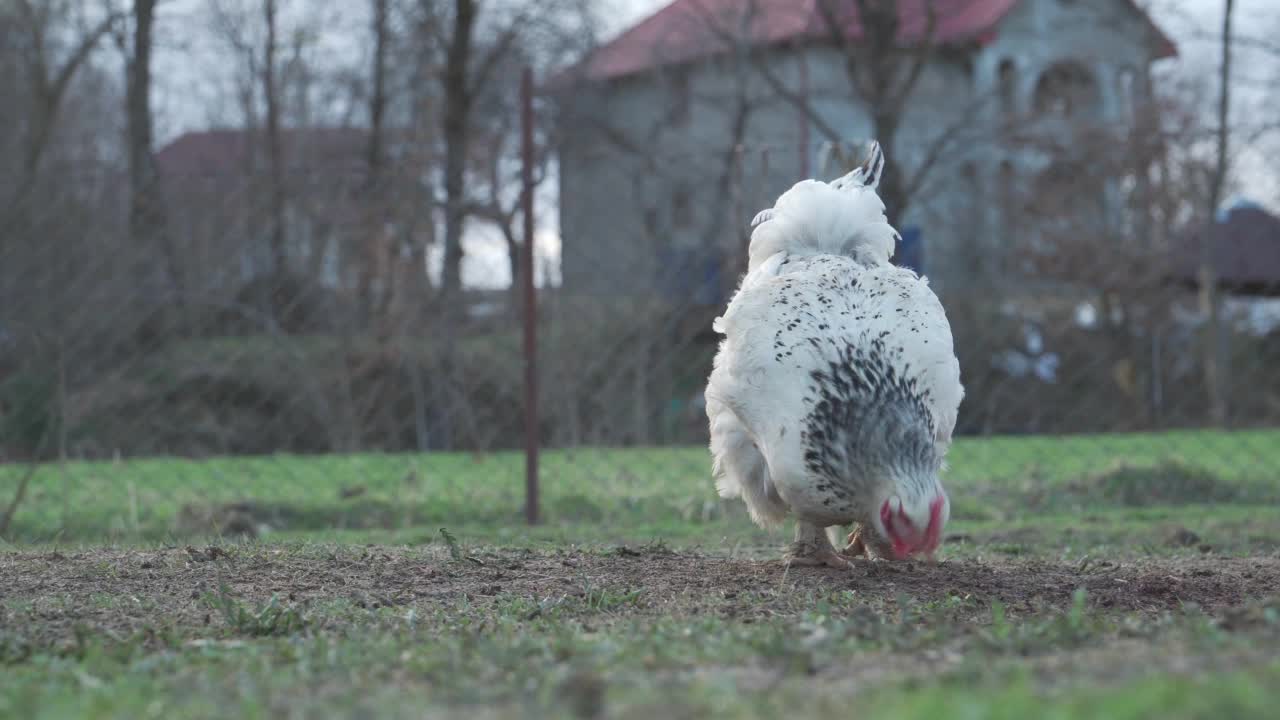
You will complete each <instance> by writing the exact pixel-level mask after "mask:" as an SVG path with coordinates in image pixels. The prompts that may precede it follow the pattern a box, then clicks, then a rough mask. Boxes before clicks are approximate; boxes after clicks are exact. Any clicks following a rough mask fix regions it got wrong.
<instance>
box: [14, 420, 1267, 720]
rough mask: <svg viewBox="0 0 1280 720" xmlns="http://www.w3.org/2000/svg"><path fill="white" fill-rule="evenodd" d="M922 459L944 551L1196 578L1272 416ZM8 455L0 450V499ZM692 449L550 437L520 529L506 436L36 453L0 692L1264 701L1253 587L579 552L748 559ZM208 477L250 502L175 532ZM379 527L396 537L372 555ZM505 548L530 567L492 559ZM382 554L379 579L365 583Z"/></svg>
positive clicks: (253, 705)
mask: <svg viewBox="0 0 1280 720" xmlns="http://www.w3.org/2000/svg"><path fill="white" fill-rule="evenodd" d="M948 462H949V469H948V471H947V474H946V478H947V485H948V488H949V489H950V492H951V495H952V498H953V506H954V509H953V518H954V519H953V522H952V524H951V525H950V526H949V527H948V535H949V540H948V543H947V546H946V548H945V551H944V553H945V555H946V556H947V557H949V558H952V559H956V560H957V562H961V561H972V562H975V563H989V564H991V567H995V568H999V569H1001V571H1002V572H1005V573H1006V576H1005V577H1006V579H1007V577H1008V575H1007V573H1011V572H1017V571H1018V570H1019V569H1020V568H1022V569H1027V568H1032V567H1035V566H1037V564H1039V565H1047V566H1050V567H1052V568H1071V569H1078V570H1079V576H1080V578H1082V579H1081V581H1080V582H1081V583H1084V582H1086V581H1088V580H1089V579H1090V578H1094V579H1095V581H1096V578H1104V579H1105V582H1111V580H1110V579H1109V578H1110V576H1109V575H1107V573H1108V572H1111V571H1110V570H1108V567H1109V566H1108V565H1107V563H1109V562H1118V563H1121V564H1126V563H1127V564H1129V566H1130V567H1131V568H1137V569H1135V570H1133V571H1132V572H1130V573H1129V574H1128V575H1126V576H1125V577H1127V578H1128V581H1129V582H1135V581H1141V582H1147V583H1154V585H1155V590H1159V589H1160V587H1161V586H1162V584H1164V583H1166V582H1180V581H1178V580H1176V579H1170V578H1169V576H1171V575H1174V574H1177V575H1179V576H1181V577H1183V581H1187V582H1189V581H1192V580H1195V578H1196V577H1197V576H1195V575H1194V574H1191V573H1190V571H1185V572H1184V570H1182V569H1180V568H1186V567H1192V566H1189V565H1186V563H1200V564H1198V565H1194V568H1197V569H1199V570H1200V571H1203V570H1204V569H1206V568H1207V569H1213V567H1214V564H1215V563H1229V562H1233V560H1231V559H1230V556H1237V557H1241V558H1254V559H1258V558H1265V557H1267V556H1272V557H1274V554H1275V552H1276V550H1280V503H1277V502H1276V501H1277V500H1280V432H1277V431H1250V432H1235V433H1216V432H1175V433H1163V434H1141V435H1126V436H1098V437H1093V436H1076V437H1062V438H1043V437H1027V438H991V439H968V438H966V439H961V440H960V441H959V442H957V443H956V445H955V447H954V449H953V451H952V454H951V456H950V457H949V459H948ZM22 471H23V468H21V467H17V466H5V467H0V502H2V501H6V500H7V494H8V492H9V490H10V489H11V488H12V487H13V485H14V483H15V482H16V480H17V478H18V477H19V476H20V474H21V473H22ZM708 476H709V460H708V457H707V453H706V450H705V449H702V448H678V449H627V450H620V449H619V450H602V449H592V450H580V451H556V452H550V453H547V454H545V455H544V464H543V468H542V478H543V487H544V495H543V502H544V511H545V516H546V520H547V522H546V523H545V524H544V525H542V526H539V527H537V528H527V527H526V526H524V525H523V522H522V519H521V514H520V509H521V503H522V500H523V467H522V458H521V457H520V456H519V455H518V454H514V453H499V454H494V455H485V456H473V455H470V454H429V455H376V454H366V455H351V456H340V457H314V458H313V457H292V456H276V457H261V458H215V459H209V460H202V461H185V460H177V459H151V460H129V461H123V462H67V463H53V464H49V465H46V466H43V467H41V468H40V469H39V470H38V472H37V473H36V475H35V476H34V478H33V483H32V486H31V490H30V494H29V497H28V502H27V503H26V504H25V505H24V506H23V507H22V508H21V509H20V510H19V512H18V514H17V516H16V518H15V526H14V530H15V532H14V538H13V539H12V540H11V541H10V542H8V543H0V564H3V563H5V562H9V563H10V564H9V565H7V566H6V567H10V568H13V567H17V568H19V571H20V572H27V573H30V574H35V575H36V576H37V577H36V581H34V582H33V581H32V578H31V577H27V578H24V579H23V580H24V582H23V583H22V586H23V587H25V588H28V589H27V590H24V591H23V592H22V593H21V594H15V593H13V592H12V591H8V592H7V588H6V586H5V584H4V583H3V582H0V718H10V717H12V718H79V717H83V718H116V717H118V718H146V717H157V718H160V717H163V718H166V719H169V718H174V719H179V720H181V719H184V718H206V717H209V718H212V717H246V718H256V717H264V718H265V717H387V718H398V717H424V716H427V717H466V718H487V717H493V718H525V717H582V718H589V717H608V718H653V717H675V718H697V717H708V716H712V715H714V716H717V717H733V718H736V717H741V718H755V717H761V718H763V717H770V718H772V717H778V716H797V717H812V716H819V715H822V716H832V717H835V716H845V715H849V714H851V713H852V714H857V715H861V716H867V717H876V718H891V719H892V718H904V719H914V718H921V719H924V718H928V719H929V720H936V719H937V718H953V717H956V718H968V717H971V718H1025V717H1037V718H1046V719H1053V718H1096V717H1106V718H1147V717H1160V718H1163V719H1165V720H1168V719H1170V718H1218V717H1233V718H1252V717H1257V718H1263V717H1270V716H1271V715H1272V714H1273V712H1274V707H1275V706H1276V704H1277V703H1280V665H1278V664H1276V663H1275V661H1274V658H1275V657H1277V656H1280V598H1275V597H1246V598H1244V599H1243V603H1244V606H1243V607H1240V608H1224V607H1217V608H1214V609H1212V610H1208V611H1202V610H1201V609H1199V607H1198V606H1197V605H1196V604H1195V603H1194V602H1184V603H1182V604H1177V603H1175V604H1173V605H1172V606H1169V607H1164V606H1158V607H1156V606H1150V605H1151V603H1149V602H1147V601H1141V602H1134V603H1133V604H1132V606H1126V607H1122V608H1112V607H1105V606H1099V605H1096V604H1094V603H1092V602H1090V599H1089V596H1088V595H1086V594H1083V593H1081V594H1077V595H1076V596H1075V597H1074V599H1072V598H1071V596H1070V589H1071V587H1073V585H1067V586H1066V590H1064V591H1063V592H1064V595H1063V597H1065V598H1066V599H1067V601H1066V602H1063V603H1058V604H1054V603H1053V602H1042V601H1040V600H1037V599H1032V600H1026V599H1025V598H1009V600H1008V602H1004V601H1002V600H1001V599H1000V598H998V597H996V596H994V595H993V596H984V595H982V594H981V593H977V592H970V591H964V592H958V591H956V592H953V591H951V590H945V589H940V592H939V593H938V594H936V595H932V596H912V595H907V594H904V593H903V592H902V591H901V590H900V589H899V590H894V589H893V587H894V585H893V581H894V578H895V577H901V576H893V575H886V576H883V577H881V578H880V579H879V580H868V581H865V582H864V584H862V585H858V586H856V587H857V588H858V589H857V591H855V590H852V589H850V586H849V585H848V584H847V583H845V582H844V581H842V580H841V579H840V576H839V575H838V573H834V571H832V572H831V573H828V574H825V575H824V574H821V573H820V572H819V571H810V574H808V575H803V576H796V577H792V576H790V575H780V577H779V579H777V580H776V581H773V580H771V581H769V582H767V583H763V581H759V582H757V580H758V575H759V573H761V572H763V570H757V569H755V568H756V566H754V565H750V564H745V565H744V567H745V568H746V569H745V570H744V574H743V575H742V578H743V583H744V587H742V588H738V587H735V586H733V585H732V579H731V580H730V581H729V584H727V585H726V586H723V587H722V588H721V590H720V591H719V592H718V593H711V594H709V593H708V592H707V591H705V590H696V591H695V590H680V589H679V588H681V587H685V586H684V585H681V584H680V583H678V582H677V583H675V584H673V585H669V586H667V589H666V590H663V591H659V590H657V589H655V583H654V582H653V581H652V577H653V576H652V575H649V576H646V575H643V574H642V573H639V572H637V574H636V575H634V576H631V575H628V574H625V573H624V574H622V575H621V576H618V575H617V574H615V575H613V576H604V575H603V574H601V573H600V572H598V571H589V570H587V569H584V568H583V562H582V559H583V557H588V558H605V559H610V561H615V562H617V563H622V564H623V565H622V566H623V567H626V568H629V567H632V566H631V565H625V563H636V564H635V566H634V567H636V568H642V567H645V566H646V563H649V562H651V561H652V559H653V558H654V557H662V558H666V559H667V560H666V562H670V563H673V564H672V565H670V566H662V567H674V568H680V567H683V566H682V565H680V563H681V562H682V558H684V559H685V560H684V562H687V563H703V564H705V567H706V571H707V572H708V573H710V572H713V571H715V570H717V569H718V568H719V567H720V566H721V565H722V564H725V563H727V562H730V560H729V559H732V558H733V557H734V556H746V557H758V558H765V559H767V560H768V561H773V560H774V559H775V558H776V556H777V552H778V548H779V546H780V545H781V543H782V542H783V540H784V539H785V537H784V536H782V535H780V534H773V535H770V534H766V533H764V532H762V531H759V530H758V529H756V528H754V526H752V525H751V524H750V522H749V520H748V519H747V518H746V516H745V513H744V512H743V510H742V508H741V507H740V504H738V503H725V502H722V501H720V500H719V499H718V498H716V497H715V495H714V492H713V490H712V487H711V482H710V479H709V477H708ZM232 502H243V503H247V505H246V507H247V508H248V510H246V511H245V513H246V514H247V515H248V516H249V518H248V519H249V520H250V521H251V522H252V523H256V524H261V525H266V526H270V527H269V530H268V532H266V533H265V534H261V535H259V537H258V539H257V540H254V541H248V542H245V543H243V544H237V543H233V542H230V541H219V540H217V539H216V538H213V539H211V540H201V539H200V538H201V536H205V537H206V538H207V537H208V536H210V535H212V534H216V530H217V528H218V526H219V525H220V524H225V523H226V521H228V519H229V518H228V517H227V514H228V513H234V512H235V511H231V510H226V509H225V508H224V507H223V506H224V505H225V504H226V503H232ZM441 528H446V529H445V530H444V531H442V530H441ZM206 541H209V542H214V543H215V545H214V546H213V547H214V548H217V550H216V551H210V550H208V549H206V550H200V549H198V548H194V547H193V548H192V549H191V550H190V551H188V550H186V549H185V548H183V547H182V545H185V544H187V543H192V544H195V545H200V546H202V545H203V543H204V542H206ZM174 543H177V544H178V545H179V546H178V547H177V548H172V547H170V546H171V545H173V544H174ZM370 543H372V544H374V546H373V547H366V544H370ZM622 543H625V546H620V544H622ZM104 546H106V547H119V548H125V549H124V550H104V549H103V548H104ZM692 546H696V547H698V548H701V550H702V551H703V553H704V554H700V555H698V554H682V553H686V552H687V550H688V548H690V547H692ZM224 548H225V550H223V549H224ZM384 551H385V552H387V553H391V554H392V555H395V556H396V558H397V561H396V564H390V565H387V566H386V568H388V569H386V570H385V571H382V570H370V564H371V563H373V562H374V560H372V559H371V558H372V557H374V556H377V555H378V554H379V553H381V552H384ZM672 552H675V553H677V554H676V555H674V556H672V555H671V554H670V553H672ZM75 553H84V557H76V556H75ZM95 553H99V554H96V555H95ZM1204 553H1210V554H1208V555H1205V554H1204ZM526 556H527V557H529V558H533V559H534V561H536V562H535V565H536V567H534V568H533V569H530V568H528V567H526V568H525V569H524V570H512V569H510V568H511V567H518V566H519V564H520V563H521V562H524V560H521V558H525V557H526ZM727 558H728V559H727ZM531 562H533V561H531ZM734 562H737V561H734ZM1235 562H1240V561H1235ZM1258 562H1261V563H1266V562H1273V561H1267V560H1258ZM1143 563H1154V565H1151V568H1153V569H1151V570H1150V571H1148V570H1144V569H1143V568H1145V567H1147V566H1146V565H1143ZM1162 563H1163V564H1162ZM587 564H588V565H590V563H587ZM592 567H595V566H592ZM982 567H986V565H982ZM1259 567H1262V568H1263V569H1264V570H1265V568H1266V567H1270V566H1268V565H1265V564H1264V565H1261V566H1259ZM23 568H28V569H26V570H23ZM351 568H360V570H361V572H365V573H366V575H367V577H366V578H365V580H362V581H361V582H366V581H367V582H366V585H362V586H360V587H359V588H355V586H353V585H350V584H348V581H351V577H350V576H351V575H354V574H355V573H354V571H353V570H350V569H351ZM1095 568H1096V569H1097V573H1100V574H1098V575H1091V574H1090V573H1093V572H1095ZM694 571H695V572H696V571H697V567H696V566H695V567H694ZM522 572H524V573H526V575H525V576H524V577H525V578H526V579H525V580H523V581H522V582H527V583H532V585H519V584H518V583H517V584H515V585H512V584H510V583H511V582H512V577H513V576H516V577H519V576H520V573H522ZM917 572H918V571H917ZM1232 572H1235V571H1232ZM147 573H151V575H147ZM255 573H256V574H255ZM344 573H345V575H344ZM527 573H533V574H532V575H528V574H527ZM384 574H385V577H386V580H385V582H386V585H387V587H388V588H391V589H388V590H386V591H385V594H386V595H387V596H388V597H387V598H383V597H382V595H378V597H377V599H371V598H370V597H368V596H367V595H366V594H362V593H366V591H367V587H372V586H377V585H378V583H379V582H383V581H382V580H379V578H382V577H383V576H384ZM544 575H545V581H544V580H543V579H542V578H543V576H544ZM464 576H465V577H468V578H472V579H473V580H474V581H475V582H473V583H471V584H470V585H461V586H460V585H456V584H451V583H458V582H461V581H460V580H459V578H462V577H464ZM246 577H254V578H258V579H257V580H254V581H253V582H256V583H258V584H257V585H252V586H251V585H247V583H249V581H248V580H246V579H245V578H246ZM406 577H407V578H411V579H412V580H413V582H412V583H410V585H411V586H412V589H413V590H414V592H411V593H410V592H406V593H404V594H400V595H397V594H395V592H393V590H394V589H395V588H397V587H401V586H400V585H397V582H398V581H399V580H400V579H403V578H406ZM529 577H532V578H534V579H533V580H529V579H528V578H529ZM950 577H957V576H954V575H953V576H950ZM149 578H154V580H152V579H149ZM369 578H373V579H369ZM490 578H492V580H490ZM753 578H755V579H756V580H753ZM814 578H817V580H815V579H814ZM1239 580H1240V578H1239V577H1235V576H1224V577H1223V579H1222V580H1221V582H1222V583H1223V584H1225V585H1226V586H1228V587H1230V586H1231V585H1232V584H1233V583H1236V582H1237V581H1239ZM748 581H751V582H755V584H750V583H748ZM1073 582H1074V581H1073ZM1099 582H1100V581H1099ZM1206 582H1207V581H1206ZM490 583H492V588H491V589H490V588H488V587H487V586H488V585H489V584H490ZM566 583H567V584H566ZM867 583H869V584H867ZM370 584H371V585H370ZM1135 584H1136V583H1135ZM903 586H904V584H903V583H900V584H899V585H898V587H899V588H900V587H903ZM1254 586H1263V587H1265V586H1266V584H1265V582H1262V581H1257V582H1255V584H1254ZM457 587H464V588H465V590H463V591H459V590H457ZM917 587H919V586H917ZM946 587H948V588H949V587H951V586H950V585H948V586H946ZM1090 587H1091V588H1094V587H1097V586H1090ZM1111 587H1116V586H1115V585H1112V586H1111ZM1203 587H1204V588H1207V590H1205V592H1207V593H1209V594H1208V595H1206V597H1212V596H1213V595H1212V593H1213V592H1217V590H1214V586H1213V584H1212V583H1208V584H1205V585H1204V586H1203ZM299 588H307V589H308V590H307V591H306V593H303V591H302V590H301V589H299ZM530 588H532V589H530ZM673 588H675V589H673ZM868 588H870V590H869V589H868ZM357 589H359V591H358V592H357ZM1104 589H1105V588H1104ZM294 590H297V591H298V596H297V597H295V596H294ZM1136 591H1137V590H1135V592H1136ZM379 592H380V593H381V592H382V591H379ZM895 593H896V594H895ZM304 595H305V596H304ZM1151 597H1153V598H1159V597H1160V595H1158V594H1156V595H1152V596H1151ZM1151 602H1155V601H1154V600H1153V601H1151ZM1149 606H1150V607H1149Z"/></svg>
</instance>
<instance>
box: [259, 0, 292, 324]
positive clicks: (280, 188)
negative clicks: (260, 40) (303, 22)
mask: <svg viewBox="0 0 1280 720" xmlns="http://www.w3.org/2000/svg"><path fill="white" fill-rule="evenodd" d="M262 10H263V20H264V21H265V22H266V29H267V40H266V47H264V48H263V58H262V63H263V65H262V95H263V100H264V101H265V102H266V105H267V166H268V172H269V173H270V176H271V177H270V189H269V195H270V207H269V212H270V221H269V223H268V224H269V226H270V227H269V229H270V243H271V261H272V274H273V276H274V282H273V283H272V285H273V287H272V304H273V310H274V312H275V315H276V319H277V320H281V319H283V316H284V312H285V309H286V304H287V300H286V299H285V298H284V297H283V292H282V291H283V290H284V289H285V283H286V277H287V275H288V271H289V255H288V248H287V247H286V235H285V232H286V228H285V218H284V215H285V187H284V182H285V177H284V157H283V154H284V153H283V150H284V149H283V148H282V147H281V143H282V141H281V137H280V135H281V133H280V94H279V88H278V87H277V85H278V77H277V68H276V52H277V49H278V47H279V40H278V39H277V37H276V33H277V31H278V28H277V25H276V0H264V1H263V5H262Z"/></svg>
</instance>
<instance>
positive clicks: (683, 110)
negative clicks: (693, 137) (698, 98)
mask: <svg viewBox="0 0 1280 720" xmlns="http://www.w3.org/2000/svg"><path fill="white" fill-rule="evenodd" d="M667 95H668V97H667V104H668V118H669V119H670V121H671V124H673V125H687V124H688V123H689V116H690V115H691V114H692V113H691V112H690V111H691V106H692V104H693V102H692V97H691V92H690V89H689V70H688V68H676V69H675V70H673V71H671V73H669V75H668V78H667Z"/></svg>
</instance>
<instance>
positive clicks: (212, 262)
mask: <svg viewBox="0 0 1280 720" xmlns="http://www.w3.org/2000/svg"><path fill="white" fill-rule="evenodd" d="M265 143H266V136H265V133H263V132H262V131H254V130H245V129H220V130H207V131H199V132H188V133H186V134H183V135H181V136H179V137H178V138H176V139H174V140H173V141H172V142H170V143H168V144H167V145H165V146H164V147H162V148H161V149H160V150H159V151H158V152H157V153H156V170H157V172H158V174H159V177H160V182H161V187H162V188H163V191H164V194H165V203H166V207H167V210H168V223H169V227H170V230H171V232H172V234H173V236H174V237H175V238H179V239H180V240H179V242H180V244H181V246H180V247H179V248H178V250H179V253H178V255H179V256H180V258H181V262H182V264H183V266H184V268H183V276H184V279H185V283H184V284H185V285H186V290H187V292H188V293H196V294H197V295H208V294H214V295H217V294H220V292H221V291H235V290H238V289H239V288H240V287H242V286H243V285H244V284H245V283H248V282H251V281H252V280H254V279H256V278H258V277H261V276H264V275H266V274H268V273H270V272H271V270H272V269H273V268H272V256H271V251H270V244H269V242H268V240H267V235H268V232H269V227H270V224H269V223H270V206H269V198H270V191H269V188H270V176H269V172H268V166H267V159H266V158H267V154H266V147H265ZM367 145H368V133H367V131H364V130H359V129H353V128H293V129H285V130H282V131H281V157H282V158H283V160H284V185H285V198H286V200H285V203H286V208H285V238H286V245H287V246H288V254H289V258H290V261H291V262H293V263H295V264H296V267H295V268H294V269H295V270H299V271H304V272H305V273H306V274H307V276H308V277H313V278H319V279H320V281H321V284H322V285H324V286H327V287H329V288H331V289H336V288H340V287H342V286H344V285H346V284H349V283H350V279H349V278H345V277H343V268H344V267H345V265H346V263H345V262H344V258H343V253H344V252H349V251H350V247H351V243H349V242H344V235H347V234H351V233H354V232H357V231H358V230H359V229H360V228H361V227H362V223H364V222H366V219H365V217H364V216H363V214H362V210H361V202H360V201H361V198H360V196H359V191H360V188H361V186H362V184H363V183H364V182H365V177H366V168H367V165H366V161H365V149H366V147H367ZM344 246H345V247H344ZM192 283H197V284H199V287H195V286H193V285H192Z"/></svg>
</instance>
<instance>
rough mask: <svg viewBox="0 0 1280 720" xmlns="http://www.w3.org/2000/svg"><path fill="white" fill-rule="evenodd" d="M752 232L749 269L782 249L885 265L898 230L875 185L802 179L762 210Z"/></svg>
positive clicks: (869, 264) (868, 264)
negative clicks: (849, 184)
mask: <svg viewBox="0 0 1280 720" xmlns="http://www.w3.org/2000/svg"><path fill="white" fill-rule="evenodd" d="M762 216H763V217H764V218H765V219H764V220H763V221H758V222H759V224H758V225H756V228H755V230H754V231H753V232H752V233H751V248H750V260H749V265H748V270H754V269H755V268H756V267H757V266H759V265H760V264H761V263H763V262H764V261H765V260H767V259H769V258H770V257H771V256H773V255H775V254H777V253H779V252H783V251H786V252H789V253H791V254H793V255H816V254H829V255H844V256H847V257H852V258H854V259H855V260H857V261H858V262H860V263H862V264H863V265H867V266H873V265H884V264H887V263H888V262H889V258H891V257H893V247H894V241H895V239H896V237H897V235H898V233H897V231H895V230H894V229H893V226H892V225H890V224H889V221H888V219H887V218H886V217H885V214H884V202H882V201H881V200H880V196H879V195H877V194H876V191H875V189H874V188H873V187H867V186H855V187H847V186H845V187H841V186H839V184H838V182H837V184H827V183H825V182H822V181H820V180H803V181H801V182H798V183H796V184H795V185H794V186H793V187H792V188H791V189H790V190H788V191H786V192H785V193H783V194H782V196H781V197H779V198H778V202H777V203H776V204H774V206H773V209H772V210H771V211H766V213H762Z"/></svg>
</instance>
